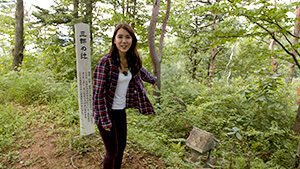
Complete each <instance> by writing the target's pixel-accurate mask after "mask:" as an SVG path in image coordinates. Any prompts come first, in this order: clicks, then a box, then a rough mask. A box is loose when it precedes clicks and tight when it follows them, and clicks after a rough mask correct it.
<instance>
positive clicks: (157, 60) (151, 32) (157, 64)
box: [148, 0, 171, 97]
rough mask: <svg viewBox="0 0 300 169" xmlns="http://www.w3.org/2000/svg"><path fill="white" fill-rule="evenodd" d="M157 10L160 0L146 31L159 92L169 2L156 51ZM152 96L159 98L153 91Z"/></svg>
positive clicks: (155, 6) (157, 1)
mask: <svg viewBox="0 0 300 169" xmlns="http://www.w3.org/2000/svg"><path fill="white" fill-rule="evenodd" d="M159 8H160V0H155V1H154V4H153V9H152V16H151V20H150V26H149V29H148V46H149V52H150V57H151V61H152V66H153V75H154V76H156V77H157V81H156V85H157V87H158V89H159V90H160V89H161V61H162V56H161V55H162V49H163V41H164V35H165V30H166V26H167V21H168V18H169V15H170V8H171V0H168V1H167V10H166V15H165V17H164V20H163V24H162V29H161V35H160V40H159V48H158V51H157V50H156V46H155V29H156V24H157V20H158V14H159ZM153 94H154V95H155V96H158V97H159V96H160V92H159V91H158V92H157V91H153Z"/></svg>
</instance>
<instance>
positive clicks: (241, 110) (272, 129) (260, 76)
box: [0, 66, 298, 168]
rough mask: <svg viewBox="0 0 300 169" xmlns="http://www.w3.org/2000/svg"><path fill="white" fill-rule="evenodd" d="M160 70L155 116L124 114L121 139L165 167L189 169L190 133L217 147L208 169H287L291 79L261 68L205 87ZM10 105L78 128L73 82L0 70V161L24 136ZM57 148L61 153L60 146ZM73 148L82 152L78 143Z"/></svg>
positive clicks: (292, 147)
mask: <svg viewBox="0 0 300 169" xmlns="http://www.w3.org/2000/svg"><path fill="white" fill-rule="evenodd" d="M164 69H165V70H164V72H167V73H165V74H164V75H163V79H164V80H163V88H162V97H161V103H160V104H158V103H156V104H155V110H156V112H157V115H151V116H143V115H140V114H139V113H138V111H136V110H132V109H130V110H128V111H127V114H128V116H127V118H128V128H129V130H128V140H130V141H131V142H134V143H137V145H138V147H139V148H140V149H143V150H144V151H147V152H150V153H152V154H154V155H157V156H160V157H162V159H164V161H165V162H166V164H167V165H168V166H169V168H192V167H193V166H194V167H195V166H196V165H197V164H191V163H190V162H189V160H188V158H189V157H190V154H189V153H190V149H189V148H187V147H186V146H185V139H186V138H187V137H188V135H189V131H190V130H191V129H192V127H193V126H196V127H198V128H201V129H203V130H206V131H208V132H211V133H213V134H214V136H215V137H216V138H217V139H219V140H220V144H219V145H218V147H217V148H216V149H215V150H214V151H213V152H212V157H214V158H215V163H214V167H215V168H229V166H230V167H231V168H245V167H246V166H247V165H249V164H250V165H251V168H291V167H292V165H293V163H294V161H295V151H296V147H297V142H298V137H296V136H295V135H293V132H292V130H291V127H292V125H293V122H294V119H295V114H296V109H297V105H296V104H295V100H296V98H297V96H296V88H297V85H298V80H296V79H295V80H294V81H293V82H292V83H289V84H286V82H285V79H284V78H283V77H280V76H278V75H276V74H274V75H268V74H267V73H268V72H267V69H261V70H257V71H256V72H254V73H253V75H252V76H250V77H248V78H247V79H242V78H239V77H236V78H232V79H230V80H229V82H226V80H225V79H222V78H220V79H215V80H214V83H213V87H212V88H209V87H207V86H206V84H202V83H199V82H197V81H193V80H189V79H188V78H187V77H185V76H182V74H183V72H182V70H180V69H178V68H177V66H173V67H172V68H170V67H164ZM146 89H147V91H148V93H149V96H150V98H151V100H152V102H153V103H154V98H153V97H152V95H151V92H152V90H153V89H152V88H151V86H150V85H146ZM175 97H176V98H179V99H181V100H182V101H183V102H184V104H185V105H184V104H183V103H182V102H181V103H180V102H178V101H176V99H174V98H175ZM14 103H15V104H18V105H23V106H24V107H28V106H32V105H44V106H46V107H48V108H49V109H51V112H52V114H51V115H49V116H52V117H50V119H51V118H59V119H60V120H59V123H60V124H63V125H61V127H64V128H73V129H74V128H76V127H78V128H79V118H78V113H77V111H78V108H77V107H78V103H77V88H76V81H68V82H66V81H60V80H57V79H55V77H54V76H52V75H51V74H50V73H49V74H47V73H46V72H42V73H41V72H34V71H29V70H21V71H20V72H11V71H6V72H4V71H3V72H2V73H1V77H0V111H1V114H0V116H1V118H0V121H1V128H0V143H1V144H0V145H1V147H0V158H4V157H5V158H7V157H8V156H7V155H4V154H3V152H5V153H8V154H9V153H13V152H14V146H12V145H14V143H15V141H16V139H17V138H19V137H24V136H25V134H26V133H24V132H21V131H22V129H24V128H26V127H28V126H29V125H30V121H31V120H34V119H30V118H25V117H26V116H24V112H22V111H18V109H17V108H16V107H15V106H14V105H15V104H14ZM25 121H26V123H24V122H25ZM48 122H49V123H51V120H49V121H48ZM74 130H75V129H74ZM74 132H78V131H74ZM71 139H72V138H71V136H70V139H69V141H70V140H71ZM65 141H66V140H65ZM73 141H74V138H73ZM60 144H61V146H65V147H66V148H68V144H66V143H64V142H63V141H62V142H61V143H60ZM76 146H77V149H84V148H86V145H84V144H78V145H76ZM4 150H5V151H4ZM7 150H8V151H7ZM10 150H11V151H10ZM12 157H13V156H12ZM0 161H3V159H2V160H0ZM2 165H3V164H1V163H0V166H2ZM2 167H3V166H2Z"/></svg>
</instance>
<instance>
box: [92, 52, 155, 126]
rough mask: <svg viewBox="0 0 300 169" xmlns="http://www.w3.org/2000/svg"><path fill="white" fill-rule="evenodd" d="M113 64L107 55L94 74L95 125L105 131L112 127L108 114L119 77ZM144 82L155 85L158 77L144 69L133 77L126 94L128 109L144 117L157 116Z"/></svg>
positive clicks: (117, 70) (101, 60)
mask: <svg viewBox="0 0 300 169" xmlns="http://www.w3.org/2000/svg"><path fill="white" fill-rule="evenodd" d="M113 62H114V61H113V59H112V58H111V57H110V55H105V56H104V57H102V58H101V59H100V61H99V63H98V64H97V66H96V68H95V71H94V73H93V76H94V85H93V113H94V118H95V123H96V124H97V125H100V124H101V125H102V127H103V128H104V129H107V128H110V127H111V125H112V123H111V120H110V117H109V115H108V112H109V111H111V107H112V104H113V99H114V95H115V91H116V87H117V82H118V77H119V69H118V67H117V66H115V64H114V63H113ZM142 80H143V81H146V82H149V83H151V84H154V83H155V81H156V77H153V76H151V75H150V73H149V72H148V71H147V70H146V69H145V68H143V67H142V68H141V70H140V71H139V72H138V73H137V74H136V75H133V77H132V79H131V80H130V82H129V86H128V90H127V94H126V108H137V109H138V110H139V111H140V113H141V114H144V115H148V114H155V112H154V109H153V107H152V105H151V103H150V101H149V99H148V97H147V94H146V90H145V87H144V85H143V82H142Z"/></svg>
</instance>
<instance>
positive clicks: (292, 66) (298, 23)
mask: <svg viewBox="0 0 300 169" xmlns="http://www.w3.org/2000/svg"><path fill="white" fill-rule="evenodd" d="M295 14H296V24H295V27H294V30H293V35H294V36H292V44H293V45H295V44H297V43H298V39H297V38H298V37H299V33H300V20H299V19H300V8H299V7H298V6H296V10H295ZM292 53H293V54H294V55H296V51H295V50H293V51H292ZM289 67H290V70H291V72H290V77H289V80H290V81H292V79H293V78H294V77H295V63H294V62H292V63H290V65H289Z"/></svg>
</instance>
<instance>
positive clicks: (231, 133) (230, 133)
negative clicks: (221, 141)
mask: <svg viewBox="0 0 300 169" xmlns="http://www.w3.org/2000/svg"><path fill="white" fill-rule="evenodd" d="M235 133H236V131H233V132H229V133H226V134H227V135H234V134H235Z"/></svg>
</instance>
